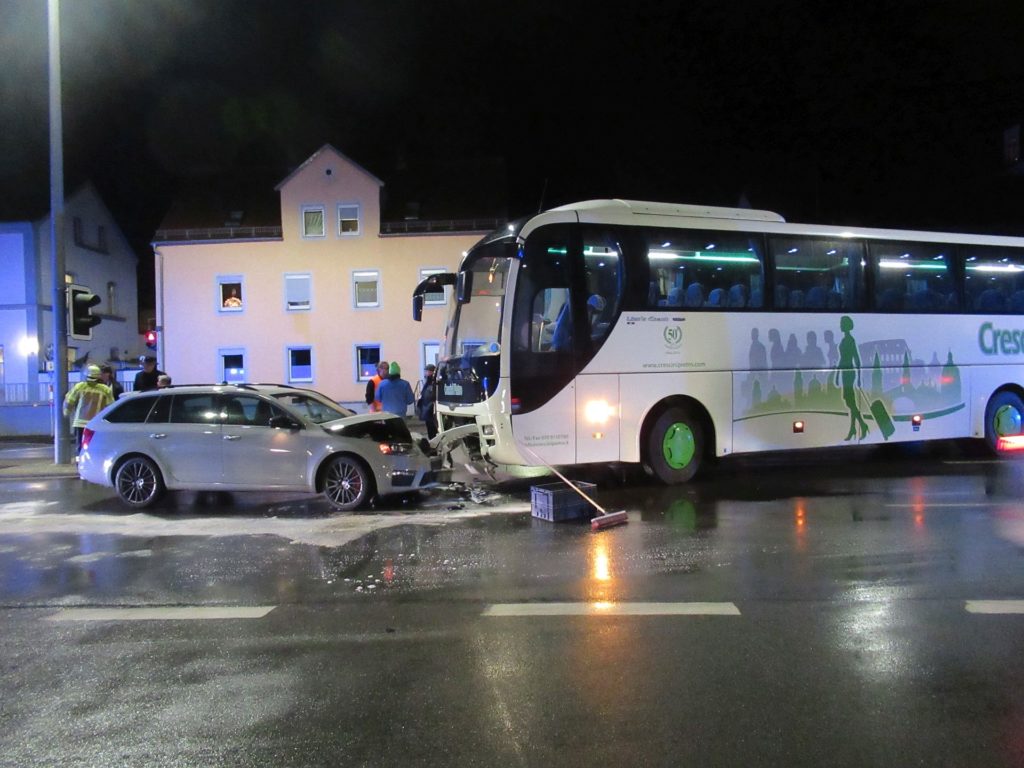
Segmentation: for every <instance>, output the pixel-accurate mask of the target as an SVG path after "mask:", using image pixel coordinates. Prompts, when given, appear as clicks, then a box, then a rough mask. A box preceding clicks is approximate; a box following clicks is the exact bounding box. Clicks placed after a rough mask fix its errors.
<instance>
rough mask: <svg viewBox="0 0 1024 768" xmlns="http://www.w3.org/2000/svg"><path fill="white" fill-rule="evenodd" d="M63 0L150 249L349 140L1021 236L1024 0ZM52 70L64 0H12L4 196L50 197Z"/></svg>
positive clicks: (815, 215)
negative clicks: (198, 193) (194, 217)
mask: <svg viewBox="0 0 1024 768" xmlns="http://www.w3.org/2000/svg"><path fill="white" fill-rule="evenodd" d="M62 5H63V11H62V36H63V48H62V51H63V69H64V140H65V174H66V181H65V186H66V189H67V192H68V194H70V193H71V191H73V190H74V188H75V187H76V185H78V184H80V183H81V182H82V181H84V180H86V179H92V180H93V182H94V183H95V184H96V185H97V187H98V188H99V190H100V193H101V194H102V195H103V196H104V198H105V199H106V200H107V202H108V204H109V205H110V207H111V209H112V211H113V212H114V215H115V216H116V217H117V218H118V219H119V222H120V223H121V226H122V228H123V229H124V230H125V231H126V232H127V234H128V235H129V237H130V239H131V240H132V242H133V243H135V244H136V246H137V248H138V251H139V255H140V257H142V258H143V259H145V257H146V256H147V255H148V247H147V243H148V242H149V239H150V238H151V236H152V234H153V232H154V231H155V229H156V227H157V226H158V224H159V223H160V221H161V219H162V218H163V216H164V214H165V213H166V211H167V209H168V207H169V205H170V203H171V201H172V200H173V199H174V198H175V195H176V194H178V191H179V190H180V189H181V188H182V185H183V184H184V183H186V182H189V181H190V180H191V181H194V180H196V179H201V178H206V177H211V176H213V177H217V176H222V177H223V176H228V175H233V174H235V173H236V172H238V171H239V169H243V168H260V169H262V170H263V171H265V172H266V174H267V175H268V177H269V178H272V179H274V180H280V179H281V178H283V177H284V176H285V175H287V173H288V172H289V171H290V170H291V169H293V168H294V167H295V166H296V165H297V164H298V163H300V162H302V161H303V160H304V159H306V158H307V157H308V156H309V155H310V154H311V153H312V152H314V151H315V150H316V149H317V148H319V147H320V146H321V145H323V144H324V143H327V142H330V143H331V144H333V145H334V146H336V147H337V148H338V149H340V150H341V151H342V152H344V153H345V154H347V155H348V156H349V157H351V158H352V159H353V160H355V161H356V162H358V163H359V164H361V165H362V166H363V167H365V168H366V169H367V170H369V171H370V172H371V173H373V174H375V175H376V176H378V177H379V178H381V179H382V180H384V181H385V183H386V184H387V183H388V182H389V180H393V179H395V178H398V177H400V176H401V175H402V174H403V173H406V172H409V171H410V169H411V170H413V171H415V169H417V168H427V167H431V168H432V169H433V171H432V172H433V173H434V174H435V176H434V177H432V179H433V180H432V182H431V184H432V186H433V188H434V190H435V192H437V193H438V196H439V197H444V195H443V194H442V192H443V190H442V189H441V187H443V186H444V183H445V179H444V177H443V176H442V177H440V178H438V176H437V168H439V167H443V166H444V164H445V163H446V162H447V161H451V162H452V163H453V164H454V163H455V162H456V161H458V162H461V163H463V164H464V165H465V164H466V163H467V162H468V164H469V166H472V165H473V162H474V161H477V160H479V161H481V162H483V163H490V164H491V165H484V166H482V167H488V168H494V167H498V168H500V167H502V165H503V167H504V173H494V174H493V175H491V174H481V175H487V176H488V178H486V179H477V180H473V179H470V180H467V181H465V182H462V181H460V182H459V186H468V185H469V184H470V183H477V182H479V183H480V184H486V185H487V186H489V187H492V188H493V187H499V188H500V189H499V192H500V193H501V195H502V197H503V199H504V200H505V202H506V210H507V213H508V215H509V216H511V217H517V216H521V215H524V214H528V213H531V212H534V211H536V210H537V209H538V208H539V207H541V206H543V207H550V206H553V205H558V204H561V203H566V202H570V201H573V200H580V199H588V198H595V197H624V198H638V199H653V200H665V201H673V202H689V203H704V204H715V205H735V204H737V203H738V201H739V200H740V199H741V197H743V198H745V199H746V200H747V201H749V203H750V205H751V206H753V207H757V208H767V209H771V210H776V211H778V212H779V213H782V214H783V215H784V216H786V218H787V219H789V220H793V221H820V222H827V223H843V224H849V225H868V226H871V225H875V226H906V227H921V228H935V229H953V230H974V231H995V232H1007V233H1013V234H1018V233H1019V234H1024V207H1022V201H1024V194H1022V182H1024V176H1021V175H1019V174H1018V175H1016V176H1014V175H1012V174H1007V172H1006V169H1005V167H1004V166H1003V165H1002V142H1003V131H1004V129H1005V128H1007V127H1009V126H1010V125H1012V124H1015V123H1019V122H1020V121H1021V119H1022V118H1024V2H1021V1H1020V0H1008V1H1006V2H993V3H986V2H976V3H964V2H950V3H943V2H914V1H913V0H904V1H903V2H884V3H883V2H877V3H876V2H864V1H862V2H856V3H842V2H839V3H836V2H829V3H819V2H811V1H810V0H804V1H803V2H795V3H773V2H764V3H745V2H728V0H713V1H704V0H697V1H693V2H676V3H665V2H647V3H645V2H634V3H628V4H611V7H610V8H607V9H605V4H603V3H597V2H594V1H593V0H591V1H590V2H561V1H559V0H546V1H545V2H532V0H516V2H507V3H498V2H486V1H485V0H472V1H469V2H446V1H445V0H418V1H415V2H414V1H412V0H394V1H392V0H365V1H363V2H344V1H334V2H321V1H320V0H281V1H276V0H63V3H62ZM46 72H47V70H46V3H45V1H44V0H0V110H2V123H0V125H2V130H0V184H2V201H0V220H11V219H18V218H25V217H29V216H32V217H35V216H39V215H41V214H42V213H43V212H45V210H46V209H47V207H48V166H47V162H48V160H47V157H48V155H47V142H48V138H47V111H46V110H47V74H46ZM495 163H496V165H495ZM463 175H465V174H463ZM386 189H387V187H386ZM454 197H458V196H454ZM470 199H472V196H470ZM472 213H473V212H472V211H463V210H459V211H453V215H470V214H472ZM478 213H480V214H488V213H490V211H481V212H478Z"/></svg>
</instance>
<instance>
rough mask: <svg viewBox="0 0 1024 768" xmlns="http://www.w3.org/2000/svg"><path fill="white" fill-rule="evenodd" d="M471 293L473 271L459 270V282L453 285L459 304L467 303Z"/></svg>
mask: <svg viewBox="0 0 1024 768" xmlns="http://www.w3.org/2000/svg"><path fill="white" fill-rule="evenodd" d="M472 295H473V273H472V272H470V271H469V270H465V271H463V272H459V282H458V285H456V287H455V297H456V299H457V300H458V302H459V304H468V303H469V297H470V296H472Z"/></svg>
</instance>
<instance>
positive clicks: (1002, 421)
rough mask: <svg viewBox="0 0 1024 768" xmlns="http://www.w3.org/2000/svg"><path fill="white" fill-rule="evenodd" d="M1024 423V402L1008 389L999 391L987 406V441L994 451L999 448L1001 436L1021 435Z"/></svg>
mask: <svg viewBox="0 0 1024 768" xmlns="http://www.w3.org/2000/svg"><path fill="white" fill-rule="evenodd" d="M1022 425H1024V402H1022V401H1021V399H1020V397H1019V396H1018V395H1017V394H1016V393H1014V392H1010V391H1008V390H1004V391H1002V392H997V393H996V394H995V395H994V396H993V397H992V399H991V400H989V401H988V406H986V408H985V442H986V443H988V447H989V449H990V450H992V451H993V452H996V451H998V449H999V438H1001V437H1011V436H1013V435H1020V434H1021V432H1022Z"/></svg>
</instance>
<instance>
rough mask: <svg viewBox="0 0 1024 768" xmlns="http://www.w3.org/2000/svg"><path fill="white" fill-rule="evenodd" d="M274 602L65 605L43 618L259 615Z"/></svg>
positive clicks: (176, 618)
mask: <svg viewBox="0 0 1024 768" xmlns="http://www.w3.org/2000/svg"><path fill="white" fill-rule="evenodd" d="M276 607H277V606H274V605H243V606H217V605H187V606H176V607H153V608H67V609H65V610H62V611H61V612H60V613H55V614H53V615H52V616H47V617H46V621H196V620H205V619H261V618H263V617H264V616H266V615H267V614H268V613H270V612H271V611H272V610H274V608H276Z"/></svg>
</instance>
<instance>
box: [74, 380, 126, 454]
mask: <svg viewBox="0 0 1024 768" xmlns="http://www.w3.org/2000/svg"><path fill="white" fill-rule="evenodd" d="M112 402H114V393H113V392H111V391H110V387H108V386H107V385H106V384H104V383H103V382H102V381H100V367H99V366H98V365H90V366H89V367H88V368H87V369H86V377H85V381H80V382H78V383H77V384H75V386H73V387H72V388H71V391H70V392H68V394H67V396H66V397H65V398H64V415H65V416H68V415H70V413H71V411H72V409H74V413H75V415H74V418H73V419H72V421H71V426H72V428H74V430H75V438H76V439H77V441H78V450H82V433H83V430H84V429H85V425H86V424H88V423H89V420H90V419H91V418H92V417H93V416H95V415H96V414H97V413H99V412H100V411H102V410H103V409H104V408H106V407H107V406H108V405H110V404H111V403H112Z"/></svg>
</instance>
